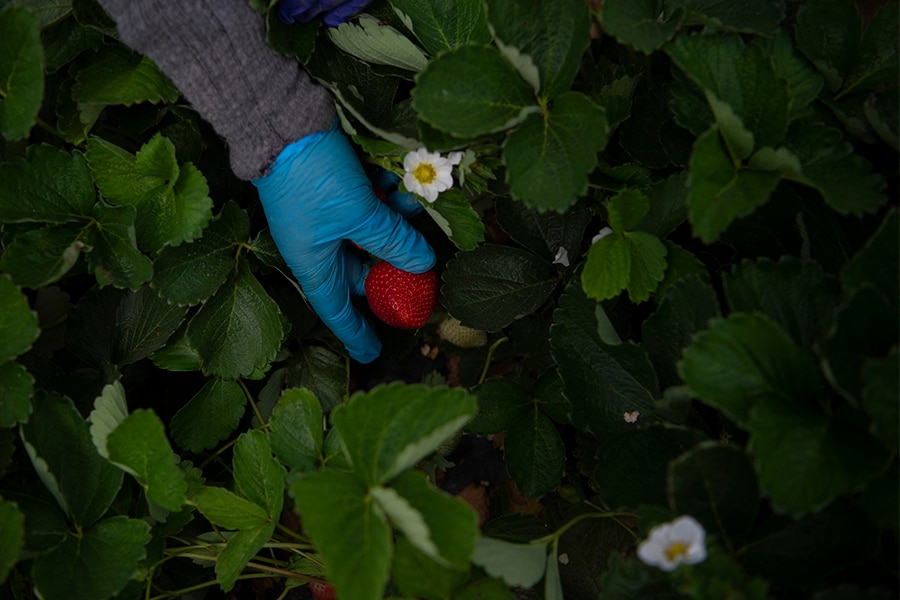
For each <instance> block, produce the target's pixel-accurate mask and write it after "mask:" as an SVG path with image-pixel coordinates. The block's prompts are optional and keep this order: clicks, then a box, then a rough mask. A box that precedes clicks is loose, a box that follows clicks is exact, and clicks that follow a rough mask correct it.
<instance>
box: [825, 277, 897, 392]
mask: <svg viewBox="0 0 900 600" xmlns="http://www.w3.org/2000/svg"><path fill="white" fill-rule="evenodd" d="M898 331H900V318H898V313H897V308H896V306H891V305H890V304H888V303H887V302H886V301H885V298H884V297H883V296H882V295H881V294H879V293H878V292H877V291H876V290H874V289H872V288H871V287H868V286H866V287H862V288H860V289H859V290H858V291H856V292H854V293H852V294H851V295H849V297H848V298H847V299H846V300H845V301H844V302H843V304H842V305H841V306H839V307H838V310H837V313H836V315H835V320H834V325H833V327H832V328H831V330H830V331H829V333H828V337H827V338H825V339H824V340H823V341H822V342H821V344H820V346H819V348H818V351H819V353H820V355H821V357H822V367H823V370H824V372H825V375H826V377H827V378H828V380H829V382H830V383H831V385H832V386H833V387H834V388H835V389H836V390H837V391H838V392H840V393H841V394H842V395H843V396H844V397H845V398H847V399H848V400H850V401H851V402H852V403H853V405H854V406H858V405H859V404H858V402H859V399H860V394H861V393H862V390H863V379H862V367H863V364H864V363H865V360H866V359H867V358H880V357H883V356H885V355H886V354H887V353H888V352H890V350H891V348H892V347H893V346H894V345H895V344H896V343H897V332H898Z"/></svg>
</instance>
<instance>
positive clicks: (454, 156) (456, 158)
mask: <svg viewBox="0 0 900 600" xmlns="http://www.w3.org/2000/svg"><path fill="white" fill-rule="evenodd" d="M462 157H463V153H462V152H451V153H450V154H448V155H447V160H448V161H450V164H451V165H454V166H455V165H458V164H459V163H460V161H462Z"/></svg>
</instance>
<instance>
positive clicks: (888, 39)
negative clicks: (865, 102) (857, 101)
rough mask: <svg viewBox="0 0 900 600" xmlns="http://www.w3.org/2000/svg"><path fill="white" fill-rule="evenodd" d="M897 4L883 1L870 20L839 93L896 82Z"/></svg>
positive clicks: (899, 57)
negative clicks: (857, 53)
mask: <svg viewBox="0 0 900 600" xmlns="http://www.w3.org/2000/svg"><path fill="white" fill-rule="evenodd" d="M898 20H900V4H898V3H897V2H885V3H884V4H882V5H881V8H880V9H879V10H878V12H877V13H876V14H875V17H874V18H873V19H872V20H871V21H870V22H869V25H868V26H867V27H866V30H865V32H864V33H863V37H862V41H861V42H860V45H859V55H858V56H857V58H856V60H855V61H854V63H855V64H854V65H853V69H852V70H851V71H850V73H849V74H848V76H847V81H846V83H845V84H844V87H843V88H842V89H841V95H844V94H847V93H848V92H850V91H854V92H860V91H863V90H869V89H872V88H874V87H876V86H880V85H885V84H891V83H896V81H897V70H898V69H900V48H898V42H897V22H898Z"/></svg>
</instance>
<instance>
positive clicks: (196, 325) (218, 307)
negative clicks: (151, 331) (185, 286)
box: [187, 261, 285, 379]
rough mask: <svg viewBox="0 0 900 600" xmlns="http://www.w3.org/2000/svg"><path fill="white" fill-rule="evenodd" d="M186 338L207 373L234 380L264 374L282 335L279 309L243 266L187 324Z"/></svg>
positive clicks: (241, 265)
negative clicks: (260, 372) (255, 373)
mask: <svg viewBox="0 0 900 600" xmlns="http://www.w3.org/2000/svg"><path fill="white" fill-rule="evenodd" d="M187 334H188V336H189V337H190V338H191V343H192V344H193V346H194V348H195V349H196V350H197V354H198V355H199V356H200V361H201V365H202V367H203V372H204V373H205V374H207V375H215V376H217V377H221V378H222V379H235V378H237V377H245V376H247V375H250V374H251V373H253V372H254V371H256V370H257V369H266V368H267V367H268V365H269V363H271V362H272V360H273V359H274V358H275V353H276V352H277V351H278V348H279V346H280V345H281V341H282V339H283V338H284V334H285V331H284V324H283V322H282V317H281V312H280V311H279V309H278V305H277V304H276V303H275V301H274V300H272V299H271V298H270V297H269V295H268V294H267V293H266V291H265V289H263V287H262V286H261V285H260V283H259V281H257V280H256V277H254V276H253V274H252V273H251V272H250V269H249V267H248V266H247V264H246V262H244V261H241V262H240V264H239V266H238V270H237V274H236V276H235V278H234V279H232V280H231V281H228V282H227V283H225V284H224V285H223V286H222V287H221V288H220V289H219V291H217V292H216V294H215V295H214V296H213V297H212V298H211V299H210V300H208V301H207V302H206V303H205V304H204V305H203V306H202V307H201V308H200V311H199V312H198V313H197V314H196V315H194V317H193V318H192V319H191V322H190V323H189V324H188V329H187Z"/></svg>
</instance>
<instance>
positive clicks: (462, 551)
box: [372, 471, 478, 570]
mask: <svg viewBox="0 0 900 600" xmlns="http://www.w3.org/2000/svg"><path fill="white" fill-rule="evenodd" d="M375 489H379V488H374V489H373V490H372V493H373V494H374V492H375ZM380 489H382V490H384V489H387V490H389V491H391V492H395V493H396V495H397V498H399V499H401V500H402V501H403V503H402V504H399V505H397V506H405V507H406V508H408V509H409V510H411V511H413V512H414V513H416V514H417V515H419V518H421V521H420V524H421V525H423V526H424V530H422V529H419V533H420V534H424V535H421V536H420V537H419V538H418V542H419V543H417V539H416V537H415V535H416V534H415V533H414V532H415V531H416V530H415V529H408V528H404V527H403V526H401V524H400V520H399V519H398V518H397V517H395V515H394V514H392V513H391V512H390V511H388V510H386V511H385V512H387V514H388V516H389V517H390V518H391V520H392V522H393V523H394V525H396V526H397V528H398V529H400V530H401V531H402V532H403V533H404V535H405V536H406V537H407V539H408V540H409V541H410V542H412V543H413V544H414V545H415V546H416V548H418V549H419V550H420V551H422V552H424V553H425V554H426V555H427V556H429V557H431V558H433V559H436V560H438V561H439V562H440V563H441V564H444V565H446V566H448V567H450V568H452V569H456V570H462V569H466V568H467V567H468V566H469V559H470V558H471V557H472V552H473V551H474V549H475V540H476V539H477V538H478V515H477V514H476V513H475V511H474V510H472V507H471V506H469V505H468V504H466V503H465V502H463V501H462V500H460V499H458V498H453V497H451V496H449V495H447V494H446V493H445V492H443V491H440V490H438V489H436V488H435V487H434V486H433V485H432V484H431V483H430V482H429V480H428V478H427V477H426V476H425V474H424V473H420V472H416V471H410V472H407V473H403V474H402V475H400V476H399V477H397V478H396V479H394V480H393V481H392V482H391V487H390V488H380ZM379 501H380V498H379ZM406 508H404V509H403V510H404V512H405V510H406ZM410 514H411V513H410ZM416 520H418V519H416ZM411 533H412V535H411ZM428 546H433V548H434V551H435V554H430V553H429V552H428V551H427V550H426V547H428Z"/></svg>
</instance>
